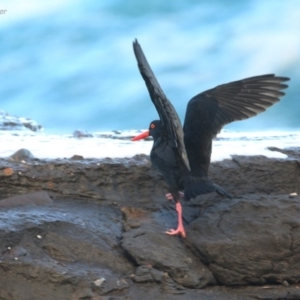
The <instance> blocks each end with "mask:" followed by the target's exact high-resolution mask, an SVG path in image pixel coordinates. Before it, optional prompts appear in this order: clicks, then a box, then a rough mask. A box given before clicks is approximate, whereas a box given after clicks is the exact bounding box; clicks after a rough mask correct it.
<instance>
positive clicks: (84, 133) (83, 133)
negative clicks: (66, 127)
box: [73, 130, 93, 138]
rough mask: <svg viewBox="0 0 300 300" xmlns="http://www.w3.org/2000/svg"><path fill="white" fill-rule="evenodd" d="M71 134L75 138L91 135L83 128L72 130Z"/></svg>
mask: <svg viewBox="0 0 300 300" xmlns="http://www.w3.org/2000/svg"><path fill="white" fill-rule="evenodd" d="M73 136H74V137H76V138H82V137H93V135H92V134H91V133H88V132H87V131H85V130H75V131H74V132H73Z"/></svg>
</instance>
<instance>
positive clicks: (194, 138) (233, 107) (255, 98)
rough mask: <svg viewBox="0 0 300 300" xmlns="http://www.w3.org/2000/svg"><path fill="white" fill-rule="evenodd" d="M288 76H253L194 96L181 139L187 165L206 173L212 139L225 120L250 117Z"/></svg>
mask: <svg viewBox="0 0 300 300" xmlns="http://www.w3.org/2000/svg"><path fill="white" fill-rule="evenodd" d="M288 80H289V78H287V77H277V76H275V75H274V74H268V75H262V76H255V77H250V78H246V79H243V80H239V81H234V82H230V83H227V84H222V85H219V86H217V87H215V88H214V89H211V90H207V91H205V92H203V93H200V94H198V95H196V96H195V97H193V98H192V99H191V100H190V101H189V103H188V106H187V111H186V116H185V121H184V126H183V128H184V142H185V147H186V151H187V154H188V158H189V162H190V165H191V166H193V167H194V168H195V170H194V171H195V172H196V173H197V169H198V170H199V167H200V168H202V170H203V171H205V172H206V173H207V171H208V167H209V163H210V155H211V144H212V139H213V138H214V137H215V136H216V134H217V133H218V132H219V131H220V130H221V129H222V127H223V126H224V125H225V124H228V123H231V122H233V121H237V120H243V119H248V118H251V117H253V116H255V115H257V114H259V113H261V112H263V111H265V110H266V109H267V108H268V107H270V106H272V105H273V104H274V103H276V102H278V101H279V99H280V97H282V96H284V95H285V94H284V93H283V92H282V91H281V90H283V89H285V88H287V87H288V86H287V85H286V84H283V82H285V81H288Z"/></svg>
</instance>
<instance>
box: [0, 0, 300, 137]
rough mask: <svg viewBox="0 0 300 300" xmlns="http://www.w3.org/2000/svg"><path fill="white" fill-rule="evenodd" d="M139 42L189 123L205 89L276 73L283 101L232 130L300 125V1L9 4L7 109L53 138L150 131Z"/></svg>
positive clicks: (29, 0)
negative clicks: (284, 80) (78, 132)
mask: <svg viewBox="0 0 300 300" xmlns="http://www.w3.org/2000/svg"><path fill="white" fill-rule="evenodd" d="M1 10H2V11H1ZM135 38H137V39H138V40H139V42H140V44H141V46H142V48H143V50H144V52H145V55H146V57H147V59H148V61H149V63H150V65H151V66H152V69H153V70H154V73H155V74H156V76H157V78H158V81H159V82H160V84H161V86H162V88H163V90H164V91H165V93H166V95H167V96H168V98H169V99H170V100H171V101H172V103H173V104H174V106H175V108H176V109H177V111H178V113H179V115H180V116H181V118H182V120H183V117H184V114H185V109H186V104H187V102H188V100H189V99H190V98H191V97H193V96H194V95H196V94H198V93H199V92H202V91H204V90H206V89H210V88H213V87H215V86H216V85H219V84H223V83H227V82H230V81H233V80H239V79H242V78H245V77H249V76H255V75H262V74H267V73H275V74H276V75H280V76H287V77H290V78H291V81H290V82H288V84H289V88H288V89H287V90H286V96H285V97H283V98H282V100H281V101H280V103H278V104H276V105H275V106H274V107H272V108H271V109H269V110H268V111H267V112H265V113H263V114H261V115H259V116H258V117H255V118H252V119H250V120H247V121H241V122H235V123H232V124H230V125H228V126H227V127H226V128H227V129H229V130H232V131H274V130H287V131H290V130H292V131H297V130H299V129H300V101H299V97H300V1H299V0H286V1H282V0H272V1H262V0H241V1H236V0H226V1H224V0H197V1H196V0H184V1H183V0H182V1H179V0H164V1H161V0H152V1H140V0H128V1H122V0H101V1H99V0H72V1H71V0H51V1H48V0H45V1H39V0H26V1H23V0H1V1H0V41H1V43H0V48H1V51H0V99H1V100H0V103H1V106H0V109H1V110H4V111H6V112H8V113H9V114H12V115H16V116H20V117H28V118H31V119H33V120H35V121H37V122H38V123H40V124H41V125H42V126H43V127H44V129H45V132H47V133H51V134H69V133H72V132H73V131H74V130H75V129H82V130H87V131H89V132H95V131H105V130H131V129H141V128H147V127H148V124H149V122H150V121H152V120H153V119H157V113H156V111H155V109H154V107H153V104H152V102H151V100H150V98H149V95H148V91H147V89H146V86H145V84H144V81H143V80H142V78H141V76H140V74H139V71H138V68H137V64H136V61H135V58H134V55H133V51H132V42H133V40H134V39H135Z"/></svg>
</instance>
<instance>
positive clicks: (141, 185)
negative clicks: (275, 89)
mask: <svg viewBox="0 0 300 300" xmlns="http://www.w3.org/2000/svg"><path fill="white" fill-rule="evenodd" d="M299 170H300V167H299V162H298V160H297V158H296V153H294V154H293V156H290V157H289V158H288V159H269V158H266V157H263V156H255V157H251V158H249V157H243V156H233V159H232V160H224V161H222V162H218V163H213V164H212V165H211V172H210V176H211V177H212V179H213V180H215V181H216V182H217V183H218V184H220V185H221V186H222V187H224V188H226V189H227V190H228V192H230V193H231V194H232V195H233V196H234V198H233V199H232V200H230V199H224V198H223V197H221V196H218V195H216V194H214V193H212V194H209V195H205V196H201V197H198V198H197V199H193V201H191V202H184V203H183V217H184V223H185V227H186V232H187V238H186V239H181V238H179V237H176V236H168V235H166V234H165V233H164V231H165V230H168V229H170V228H174V227H175V226H176V221H177V220H176V211H175V209H174V203H172V202H167V201H166V200H165V197H164V195H165V193H166V192H167V190H166V185H165V182H164V180H163V179H162V177H161V176H160V175H159V174H158V173H157V172H156V171H155V170H154V169H152V168H151V164H150V162H149V157H148V156H144V155H141V156H136V157H134V158H132V159H125V158H124V159H114V160H112V159H109V158H107V159H102V160H96V159H84V160H72V159H69V160H67V159H58V160H38V159H34V160H29V161H28V162H27V163H20V162H16V161H10V160H8V159H0V179H1V184H0V195H1V198H8V197H12V198H11V199H19V200H18V201H20V199H22V197H27V201H28V202H26V201H25V202H22V201H20V202H21V203H23V204H24V203H27V204H29V205H25V206H22V207H8V206H9V203H10V201H11V199H10V200H9V199H5V201H7V206H6V205H5V207H2V208H1V214H0V240H1V243H0V256H1V257H0V299H5V300H6V299H8V300H12V299H18V300H23V299H24V300H27V299H28V300H29V299H44V300H48V299H49V300H50V299H91V300H99V299H101V300H108V299H110V300H111V299H117V300H118V299H144V300H148V299H149V300H150V299H151V300H152V299H170V300H173V299H174V300H175V299H185V300H186V299H202V300H212V299H217V300H221V299H222V300H229V299H243V300H244V299H245V300H248V299H249V300H250V299H251V300H253V299H268V300H271V299H277V300H278V299H299V298H300V286H299V285H298V282H299V278H300V263H299V261H300V260H299V257H300V244H299V240H300V221H299V220H300V218H299V216H300V197H299V196H298V194H299V186H300V178H299V177H300V172H299ZM37 190H39V191H41V190H42V191H44V192H40V193H44V196H43V197H45V198H43V197H41V196H42V195H41V194H37V195H39V196H38V199H44V200H45V204H47V199H50V200H51V202H52V203H53V204H52V205H40V206H38V205H37V204H36V203H31V201H32V199H33V197H32V195H29V194H30V193H33V192H36V191H37ZM291 193H295V194H294V196H293V197H291V196H290V195H291ZM19 195H21V196H19ZM49 195H50V196H51V197H50V196H49ZM20 197H21V198H20ZM39 197H41V198H39ZM51 198H53V200H52V199H51ZM44 200H43V201H44ZM2 201H4V200H2ZM18 201H16V203H18ZM43 201H42V204H43ZM0 203H1V201H0ZM2 203H5V202H2ZM32 204H33V205H32ZM0 205H1V204H0ZM225 285H227V287H226V286H225ZM237 285H238V286H239V287H237Z"/></svg>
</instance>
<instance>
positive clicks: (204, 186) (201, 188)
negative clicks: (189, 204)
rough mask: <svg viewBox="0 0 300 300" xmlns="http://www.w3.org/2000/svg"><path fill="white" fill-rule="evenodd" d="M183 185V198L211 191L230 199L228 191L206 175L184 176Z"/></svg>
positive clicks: (187, 198)
mask: <svg viewBox="0 0 300 300" xmlns="http://www.w3.org/2000/svg"><path fill="white" fill-rule="evenodd" d="M184 186H185V188H184V198H185V199H186V200H189V199H191V198H194V197H196V196H198V195H204V194H208V193H212V192H217V193H218V194H220V195H222V196H226V197H228V198H230V199H231V198H232V197H231V195H230V194H229V193H228V192H226V191H225V190H224V189H223V188H222V187H220V186H219V185H217V184H215V183H214V182H213V181H212V180H210V179H209V178H208V177H207V176H202V177H193V176H191V175H190V176H188V177H187V178H186V180H185V184H184Z"/></svg>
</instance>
